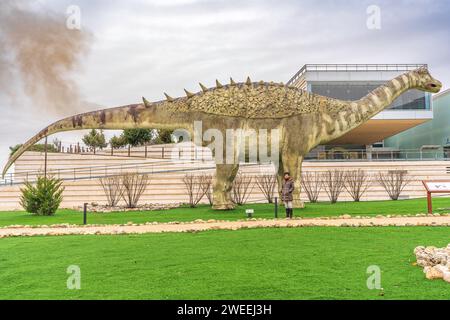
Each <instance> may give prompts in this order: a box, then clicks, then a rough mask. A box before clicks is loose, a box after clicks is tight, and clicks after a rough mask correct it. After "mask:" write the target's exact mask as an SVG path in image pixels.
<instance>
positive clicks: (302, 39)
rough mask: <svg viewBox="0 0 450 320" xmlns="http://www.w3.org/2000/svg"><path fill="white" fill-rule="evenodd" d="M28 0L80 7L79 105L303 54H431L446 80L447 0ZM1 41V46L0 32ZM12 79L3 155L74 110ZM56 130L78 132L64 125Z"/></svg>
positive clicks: (255, 72)
mask: <svg viewBox="0 0 450 320" xmlns="http://www.w3.org/2000/svg"><path fill="white" fill-rule="evenodd" d="M26 2H27V1H22V3H26ZM29 3H31V4H32V10H36V12H39V14H44V15H45V14H47V13H48V14H51V15H56V16H60V17H63V18H64V19H66V17H67V13H66V11H67V8H68V7H69V6H71V5H76V6H78V7H79V9H80V12H81V32H83V33H86V34H89V46H88V50H86V52H84V53H83V54H82V55H80V57H79V60H78V64H77V67H74V68H73V69H71V70H70V71H71V72H70V75H69V77H70V79H72V80H73V81H74V84H75V85H76V86H78V92H79V93H80V96H81V99H82V100H83V101H86V102H87V103H86V104H85V105H84V106H83V107H82V108H81V109H82V110H81V111H89V110H92V109H95V108H96V107H95V106H96V105H97V106H98V105H101V106H105V107H112V106H118V105H123V104H129V103H136V102H139V101H140V98H141V96H145V97H146V98H147V99H149V100H161V99H162V98H163V92H168V93H169V94H170V95H172V96H177V95H182V94H183V88H187V89H188V90H190V91H196V90H198V84H197V83H198V82H199V81H201V82H202V83H204V84H206V85H208V86H212V85H213V83H214V80H215V79H216V78H217V79H219V80H220V81H223V82H226V81H228V79H229V77H230V76H232V77H233V78H234V79H235V80H240V81H242V80H243V79H245V78H246V77H247V76H250V77H251V78H252V79H254V80H266V81H279V82H281V81H283V82H286V81H287V80H289V78H290V77H291V76H292V75H293V74H294V73H295V72H296V71H297V70H298V69H299V68H300V67H301V66H302V65H303V64H306V63H428V64H429V67H430V71H431V73H432V74H433V75H434V76H435V77H436V78H438V79H439V80H441V81H442V82H443V83H444V88H448V87H449V84H450V68H449V67H450V64H449V59H450V41H449V39H450V19H449V16H450V1H447V0H396V1H392V0H385V1H374V0H369V1H363V0H335V1H331V0H321V1H316V0H310V1H309V0H305V1H301V0H217V1H215V0H154V1H152V0H147V1H144V0H140V1H137V0H135V1H133V0H127V1H119V0H116V1H111V0H80V1H76V0H67V1H66V0H39V1H32V0H30V1H29ZM371 5H376V6H378V7H379V8H380V10H381V25H380V26H381V28H380V29H369V28H368V27H367V19H368V18H369V14H368V13H367V8H368V7H369V6H371ZM64 19H63V20H61V21H65V20H64ZM20 23H22V22H20ZM23 23H26V21H23ZM2 28H3V26H2V20H0V30H1V29H2ZM61 28H66V25H65V24H64V23H61ZM42 32H45V30H44V29H43V31H42ZM0 40H1V39H0ZM0 50H2V52H5V51H7V50H8V48H7V47H6V46H2V43H1V41H0ZM8 53H9V52H7V54H8ZM11 55H13V54H11ZM0 68H2V64H1V61H0ZM3 68H6V67H4V66H3ZM0 71H1V70H0ZM10 82H11V83H10V84H9V85H12V86H13V88H9V89H8V90H6V89H4V88H3V90H2V88H1V87H0V108H1V116H0V133H1V137H2V139H1V140H0V163H1V164H4V163H5V161H6V159H7V156H8V152H9V150H8V147H9V146H11V145H15V144H17V143H23V142H24V141H25V140H26V139H28V138H29V137H31V136H32V135H34V134H35V133H36V132H37V131H38V130H40V129H42V128H43V127H45V126H47V125H48V124H50V123H51V122H53V121H55V120H58V119H59V118H61V117H63V116H68V115H71V114H72V113H74V111H75V110H70V109H67V108H64V107H61V108H60V110H59V111H58V110H56V111H55V110H54V109H49V108H46V106H42V105H39V104H37V103H34V102H33V101H32V100H33V99H30V97H27V94H26V93H23V92H22V93H21V91H20V90H21V88H20V80H17V79H14V80H11V81H10ZM11 90H12V91H14V93H15V94H14V95H13V97H14V98H11V97H12V96H11V95H10V94H9V91H11ZM7 91H8V92H7ZM62 140H76V138H75V137H74V136H73V135H63V136H62Z"/></svg>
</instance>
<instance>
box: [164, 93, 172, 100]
mask: <svg viewBox="0 0 450 320" xmlns="http://www.w3.org/2000/svg"><path fill="white" fill-rule="evenodd" d="M164 95H165V96H166V99H167V101H169V102H173V101H174V98H172V97H171V96H169V95H168V94H167V93H165V92H164Z"/></svg>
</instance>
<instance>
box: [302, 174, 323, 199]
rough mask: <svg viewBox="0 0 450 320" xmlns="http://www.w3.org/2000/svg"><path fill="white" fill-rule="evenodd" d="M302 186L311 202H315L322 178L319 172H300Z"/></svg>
mask: <svg viewBox="0 0 450 320" xmlns="http://www.w3.org/2000/svg"><path fill="white" fill-rule="evenodd" d="M301 183H302V187H303V189H304V190H305V192H306V195H307V196H308V200H309V202H311V203H316V202H317V199H318V198H319V194H320V190H321V189H322V185H323V182H322V178H321V175H320V173H319V172H314V173H313V172H305V173H304V174H302V181H301Z"/></svg>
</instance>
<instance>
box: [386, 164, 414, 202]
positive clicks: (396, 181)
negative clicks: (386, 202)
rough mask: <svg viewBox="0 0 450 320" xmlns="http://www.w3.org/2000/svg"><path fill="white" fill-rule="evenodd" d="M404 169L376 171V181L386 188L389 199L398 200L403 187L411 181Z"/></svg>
mask: <svg viewBox="0 0 450 320" xmlns="http://www.w3.org/2000/svg"><path fill="white" fill-rule="evenodd" d="M411 180H412V179H411V178H408V177H407V172H406V171H404V170H391V171H387V172H379V173H378V182H379V183H380V184H381V185H382V186H383V188H384V190H386V192H387V194H388V195H389V198H391V200H398V198H399V197H400V194H401V193H402V191H403V189H404V188H405V187H406V186H407V185H408V184H409V183H410V182H411Z"/></svg>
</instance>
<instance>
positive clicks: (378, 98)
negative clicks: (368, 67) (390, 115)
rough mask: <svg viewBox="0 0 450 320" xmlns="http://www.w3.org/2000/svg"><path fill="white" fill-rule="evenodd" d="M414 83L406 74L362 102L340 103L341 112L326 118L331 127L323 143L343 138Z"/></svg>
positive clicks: (374, 91)
mask: <svg viewBox="0 0 450 320" xmlns="http://www.w3.org/2000/svg"><path fill="white" fill-rule="evenodd" d="M413 82H414V79H413V78H412V77H410V75H409V73H405V74H402V75H400V76H398V77H396V78H394V79H393V80H391V81H388V82H386V83H385V84H383V85H381V86H379V87H378V88H376V89H375V90H373V91H372V92H370V93H369V94H367V95H366V96H365V97H363V98H361V99H360V100H357V101H348V102H347V101H340V103H341V104H342V107H341V108H340V110H339V111H337V112H336V111H332V112H331V113H330V114H327V115H326V116H325V118H328V123H329V126H328V130H327V132H326V133H325V135H324V137H323V139H322V141H321V143H325V142H329V141H332V140H334V139H337V138H339V137H341V136H342V135H344V134H346V133H347V132H349V131H351V130H353V129H355V128H357V127H358V126H360V125H361V124H363V123H364V122H366V121H367V120H369V119H370V118H372V117H373V116H375V115H376V114H378V113H379V112H381V111H383V110H384V109H386V108H387V107H389V106H390V105H391V104H392V102H394V100H395V99H397V98H398V97H399V96H400V95H401V94H402V93H404V92H405V91H407V90H409V89H411V88H412V87H414V85H415V84H414V83H413ZM337 101H339V100H337ZM325 120H327V119H325Z"/></svg>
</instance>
